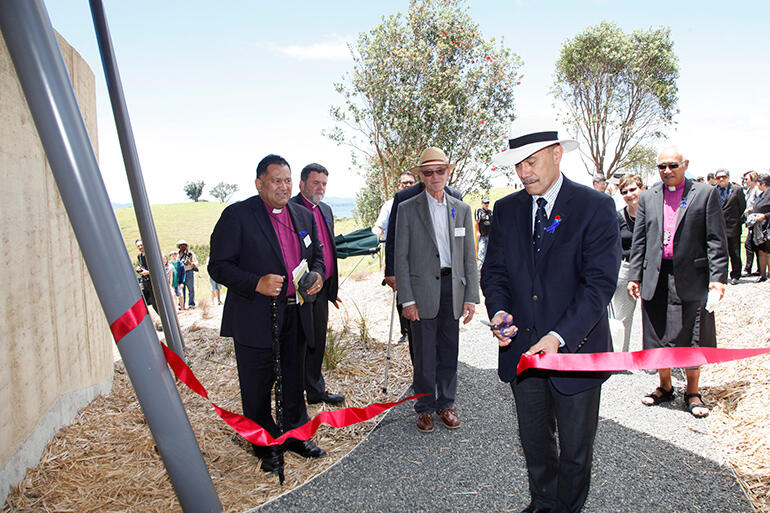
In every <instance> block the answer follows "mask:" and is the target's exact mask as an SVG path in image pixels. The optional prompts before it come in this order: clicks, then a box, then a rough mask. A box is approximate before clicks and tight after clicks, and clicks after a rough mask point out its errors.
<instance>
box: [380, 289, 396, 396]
mask: <svg viewBox="0 0 770 513" xmlns="http://www.w3.org/2000/svg"><path fill="white" fill-rule="evenodd" d="M382 284H383V285H385V282H383V283H382ZM395 318H396V291H395V290H394V291H393V305H392V306H391V308H390V332H389V333H388V357H387V359H386V360H385V382H384V383H383V385H382V393H383V394H387V393H388V371H389V370H390V343H391V342H393V320H394V319H395Z"/></svg>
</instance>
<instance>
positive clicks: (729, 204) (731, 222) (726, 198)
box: [714, 169, 746, 285]
mask: <svg viewBox="0 0 770 513" xmlns="http://www.w3.org/2000/svg"><path fill="white" fill-rule="evenodd" d="M714 177H715V178H716V181H717V192H718V193H719V202H720V203H721V204H722V215H723V216H724V218H725V229H726V230H727V253H728V255H729V257H730V284H731V285H735V284H737V283H738V279H739V278H740V277H741V271H742V264H741V231H742V228H743V212H744V211H745V210H746V195H745V194H743V189H742V188H741V186H739V185H737V184H734V183H730V172H729V171H727V169H720V170H719V171H717V172H716V173H715V175H714Z"/></svg>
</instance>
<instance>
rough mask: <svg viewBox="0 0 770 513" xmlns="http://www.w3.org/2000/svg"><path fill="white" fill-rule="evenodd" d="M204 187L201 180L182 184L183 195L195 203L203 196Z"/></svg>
mask: <svg viewBox="0 0 770 513" xmlns="http://www.w3.org/2000/svg"><path fill="white" fill-rule="evenodd" d="M204 185H205V184H204V183H203V180H198V181H197V182H187V183H186V184H184V193H185V194H187V197H188V198H190V199H191V200H193V201H196V202H197V201H198V200H199V199H200V197H201V195H202V194H203V186H204Z"/></svg>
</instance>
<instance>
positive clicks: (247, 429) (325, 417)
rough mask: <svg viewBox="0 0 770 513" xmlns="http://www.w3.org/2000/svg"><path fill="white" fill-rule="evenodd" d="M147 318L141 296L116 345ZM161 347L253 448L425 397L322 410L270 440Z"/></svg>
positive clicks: (114, 327) (120, 322)
mask: <svg viewBox="0 0 770 513" xmlns="http://www.w3.org/2000/svg"><path fill="white" fill-rule="evenodd" d="M146 315H147V307H145V306H144V301H143V300H142V298H141V297H140V298H139V300H138V301H137V302H136V303H134V305H133V306H132V307H131V308H129V309H128V310H127V311H126V312H125V313H124V314H123V315H121V316H120V317H118V318H117V319H116V320H115V321H114V322H113V323H112V324H110V331H112V336H113V338H115V343H116V344H117V343H118V342H119V341H120V339H122V338H123V337H124V336H126V335H127V334H128V333H129V332H130V331H131V330H133V329H134V328H136V327H137V326H138V325H139V323H141V322H142V320H143V319H144V317H145V316H146ZM160 345H161V347H162V348H163V354H164V355H165V356H166V361H167V362H168V364H169V366H170V367H171V370H172V371H173V372H174V375H175V376H176V377H177V379H179V381H181V382H182V383H184V384H185V385H187V387H188V388H189V389H190V390H192V391H193V392H195V393H196V394H198V395H200V396H201V397H204V398H206V399H208V401H209V402H210V403H211V406H213V407H214V410H215V411H216V412H217V414H218V415H219V416H220V417H221V418H222V420H224V421H225V422H227V423H228V424H229V425H230V427H232V428H233V429H234V430H235V431H236V432H237V433H238V434H239V435H241V436H242V437H244V438H245V439H246V440H248V441H249V442H251V443H253V444H255V445H262V446H267V445H280V444H282V443H283V442H285V441H286V439H287V438H297V439H299V440H309V439H310V438H312V436H313V435H314V434H315V432H316V431H318V427H319V426H320V425H321V424H327V425H329V426H331V427H334V428H342V427H347V426H352V425H353V424H358V423H359V422H364V421H365V420H370V419H373V418H374V417H376V416H377V415H379V414H380V413H382V412H384V411H386V410H389V409H391V408H393V407H394V406H398V405H399V404H401V403H403V402H406V401H411V400H412V399H417V398H418V397H422V396H423V395H427V394H420V395H413V396H411V397H407V398H405V399H401V400H400V401H397V402H394V403H375V404H370V405H369V406H366V407H364V408H343V409H341V410H334V411H324V412H321V413H319V414H318V415H316V416H315V417H313V419H312V420H310V422H307V423H306V424H303V425H301V426H299V427H297V428H294V429H292V430H291V431H287V432H285V433H284V434H282V435H281V436H279V437H278V438H273V437H272V436H271V435H270V433H268V432H267V431H265V429H264V428H263V427H262V426H260V425H259V424H257V423H256V422H254V421H253V420H251V419H247V418H246V417H244V416H243V415H239V414H237V413H233V412H231V411H228V410H225V409H224V408H220V407H219V406H217V405H216V404H214V402H213V401H211V399H209V394H208V392H206V389H205V388H204V387H203V385H201V382H200V381H198V378H196V377H195V374H193V371H192V370H191V369H190V367H188V366H187V364H186V363H185V362H184V360H182V359H181V358H180V357H179V356H178V355H177V354H176V353H175V352H174V351H172V350H171V349H169V348H168V346H166V344H164V343H163V342H161V343H160Z"/></svg>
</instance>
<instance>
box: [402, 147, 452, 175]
mask: <svg viewBox="0 0 770 513" xmlns="http://www.w3.org/2000/svg"><path fill="white" fill-rule="evenodd" d="M436 165H444V166H447V171H452V170H453V169H454V168H455V164H450V163H449V159H448V158H447V156H446V153H444V152H443V150H442V149H441V148H436V147H435V146H431V147H430V148H425V149H424V150H423V152H422V153H420V161H419V163H418V164H417V165H416V166H414V167H413V168H412V169H410V170H409V171H411V172H413V173H414V172H416V171H419V170H420V169H421V168H423V167H427V166H436Z"/></svg>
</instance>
